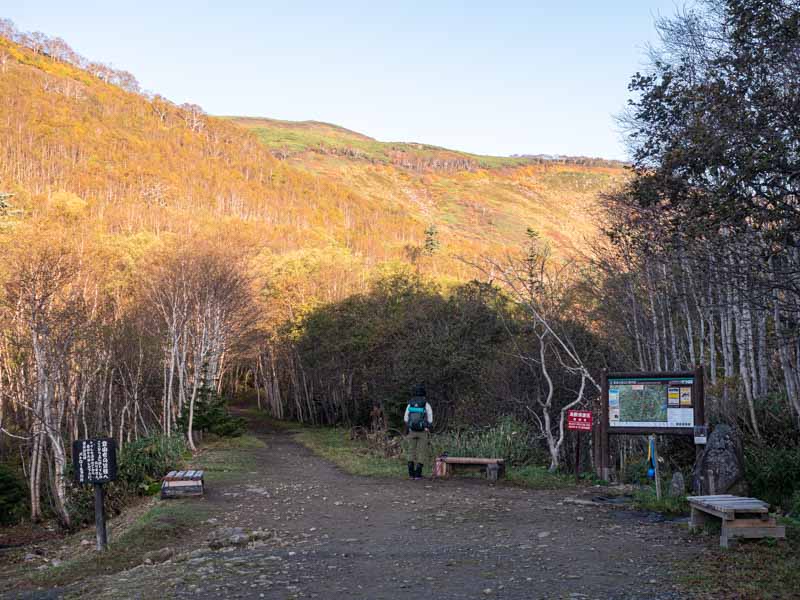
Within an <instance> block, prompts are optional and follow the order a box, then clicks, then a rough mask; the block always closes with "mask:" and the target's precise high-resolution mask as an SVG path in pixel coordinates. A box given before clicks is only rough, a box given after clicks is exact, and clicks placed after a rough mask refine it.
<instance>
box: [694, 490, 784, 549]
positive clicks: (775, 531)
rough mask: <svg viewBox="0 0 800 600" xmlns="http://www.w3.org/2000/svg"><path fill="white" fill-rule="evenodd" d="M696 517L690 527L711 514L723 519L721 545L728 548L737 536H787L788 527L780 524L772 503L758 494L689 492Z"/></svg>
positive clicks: (698, 523) (696, 526) (695, 526)
mask: <svg viewBox="0 0 800 600" xmlns="http://www.w3.org/2000/svg"><path fill="white" fill-rule="evenodd" d="M687 500H688V501H689V506H691V507H692V517H691V520H690V521H689V529H690V530H691V531H695V530H697V529H700V528H702V527H703V525H704V524H705V522H706V520H707V519H708V515H712V516H714V517H718V518H719V519H721V520H722V529H721V532H720V536H719V545H720V546H722V547H723V548H728V547H729V545H731V544H735V543H736V538H754V539H758V538H785V537H786V528H785V527H784V526H783V525H778V524H777V522H776V520H775V516H774V515H770V514H769V504H767V503H766V502H764V501H762V500H758V499H757V498H743V497H741V496H731V495H729V494H724V495H721V496H689V497H688V498H687Z"/></svg>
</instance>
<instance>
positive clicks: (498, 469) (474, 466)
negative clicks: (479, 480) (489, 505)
mask: <svg viewBox="0 0 800 600" xmlns="http://www.w3.org/2000/svg"><path fill="white" fill-rule="evenodd" d="M436 460H440V461H442V462H443V463H444V473H443V474H442V477H452V476H453V475H455V473H456V471H457V470H458V471H475V470H477V471H480V472H481V473H485V474H486V479H488V480H489V481H497V480H498V479H499V478H500V477H502V476H503V475H505V472H506V465H505V461H504V460H503V459H502V458H468V457H464V456H443V457H440V458H437V459H436Z"/></svg>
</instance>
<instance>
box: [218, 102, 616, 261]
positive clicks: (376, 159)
mask: <svg viewBox="0 0 800 600" xmlns="http://www.w3.org/2000/svg"><path fill="white" fill-rule="evenodd" d="M232 120H233V121H234V122H236V123H238V124H240V125H242V126H244V127H247V128H249V129H252V130H253V131H254V132H255V133H256V134H257V135H258V137H259V139H260V140H261V141H262V143H264V145H265V146H266V147H268V148H269V149H270V150H271V152H272V153H273V155H275V156H277V157H280V158H281V159H284V160H286V161H287V162H289V163H290V164H293V165H296V166H297V167H299V168H302V169H305V170H308V171H309V172H313V173H315V174H318V175H320V176H321V177H325V178H326V179H327V180H329V181H332V182H338V183H340V184H343V185H345V186H347V187H348V188H349V189H353V190H358V192H359V193H360V194H362V195H364V196H365V197H367V198H369V199H370V200H371V201H372V202H373V203H374V204H376V205H384V206H396V205H399V206H401V207H402V208H403V210H404V212H406V213H407V214H409V215H413V216H414V217H415V219H416V220H418V221H420V222H422V223H433V224H435V225H436V226H437V228H438V229H439V231H440V232H442V233H443V235H444V237H445V238H446V239H447V241H448V244H447V246H448V249H449V250H450V252H461V253H462V254H466V255H472V254H481V253H486V252H487V250H488V251H489V253H490V254H496V253H497V252H498V251H502V250H504V249H505V248H507V247H509V246H519V244H520V243H521V242H522V241H523V238H524V234H525V231H526V229H527V228H528V227H531V228H533V229H535V230H536V231H538V232H539V233H540V234H541V235H542V236H543V237H544V239H546V240H548V241H549V242H550V243H551V244H552V245H553V246H554V248H555V250H556V251H557V252H558V253H560V254H562V255H570V256H574V255H579V254H581V253H582V252H583V251H584V250H585V247H586V243H587V241H589V240H591V239H592V237H593V236H594V235H595V233H596V229H595V225H594V213H595V210H594V209H595V207H596V200H597V196H598V194H599V193H600V192H602V191H609V190H612V189H614V188H615V187H616V186H618V185H619V183H620V182H621V181H622V180H623V179H624V177H625V170H624V167H623V165H622V164H621V163H619V162H615V161H606V160H601V159H590V158H561V159H544V158H535V157H494V156H481V155H475V154H469V153H465V152H458V151H454V150H448V149H445V148H439V147H436V146H430V145H425V144H414V143H398V142H379V141H377V140H375V139H373V138H370V137H367V136H365V135H362V134H359V133H356V132H353V131H350V130H348V129H344V128H342V127H338V126H336V125H331V124H328V123H320V122H316V121H306V122H290V121H278V120H274V119H258V118H251V117H233V118H232Z"/></svg>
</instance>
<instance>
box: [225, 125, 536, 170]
mask: <svg viewBox="0 0 800 600" xmlns="http://www.w3.org/2000/svg"><path fill="white" fill-rule="evenodd" d="M223 118H225V119H229V120H232V121H234V122H235V123H238V124H240V125H243V126H245V127H248V128H250V129H252V130H253V131H254V132H255V134H256V135H257V136H258V138H259V140H260V141H261V142H262V143H263V144H264V145H265V146H267V147H268V148H270V149H273V150H282V151H284V152H287V153H290V154H295V153H301V152H307V151H314V150H320V151H323V152H324V151H333V152H334V153H336V152H338V153H341V152H348V151H353V150H355V151H356V152H355V153H353V155H352V157H353V158H363V159H366V160H371V161H374V162H378V163H384V164H390V163H393V162H395V161H394V157H393V154H395V155H396V154H397V153H400V154H404V155H408V156H409V157H410V158H412V159H418V160H419V159H422V160H433V159H442V160H459V159H460V160H467V161H470V162H471V163H474V165H475V166H476V167H480V168H485V169H497V168H504V167H518V166H523V165H528V164H533V163H536V162H538V159H535V158H532V157H521V156H520V157H515V156H489V155H483V154H473V153H470V152H462V151H459V150H451V149H448V148H442V147H440V146H434V145H431V144H420V143H414V142H381V141H378V140H376V139H374V138H371V137H369V136H366V135H363V134H361V133H358V132H355V131H352V130H350V129H346V128H344V127H340V126H338V125H333V124H331V123H324V122H321V121H282V120H278V119H266V118H263V119H262V118H258V117H235V116H226V117H223Z"/></svg>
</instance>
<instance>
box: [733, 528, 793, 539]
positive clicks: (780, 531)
mask: <svg viewBox="0 0 800 600" xmlns="http://www.w3.org/2000/svg"><path fill="white" fill-rule="evenodd" d="M726 525H727V524H726ZM726 534H727V537H728V538H750V539H758V538H765V537H769V538H780V539H783V538H785V537H786V527H784V526H783V525H775V526H774V527H726V528H725V531H723V535H726Z"/></svg>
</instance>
